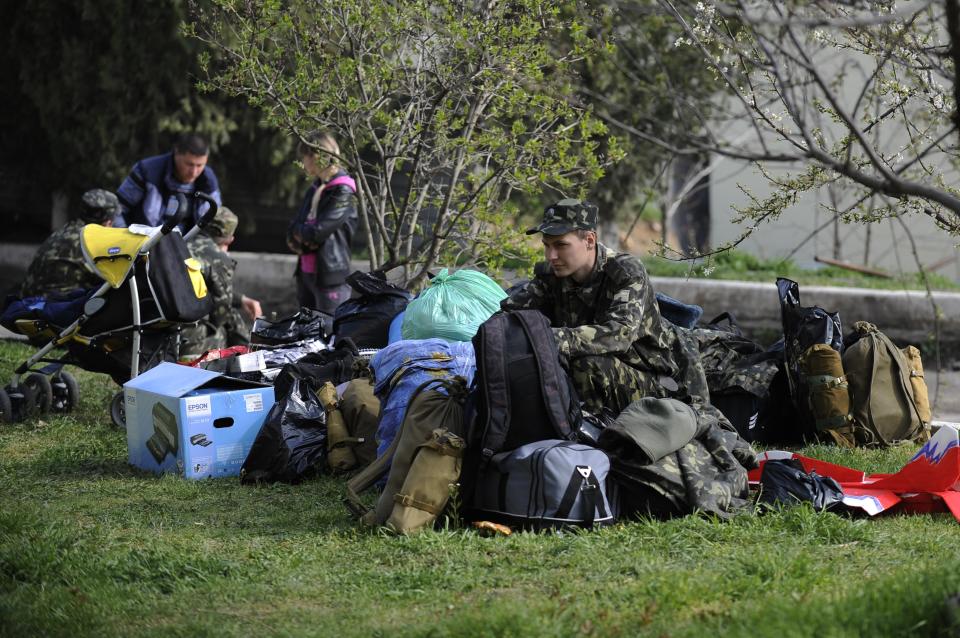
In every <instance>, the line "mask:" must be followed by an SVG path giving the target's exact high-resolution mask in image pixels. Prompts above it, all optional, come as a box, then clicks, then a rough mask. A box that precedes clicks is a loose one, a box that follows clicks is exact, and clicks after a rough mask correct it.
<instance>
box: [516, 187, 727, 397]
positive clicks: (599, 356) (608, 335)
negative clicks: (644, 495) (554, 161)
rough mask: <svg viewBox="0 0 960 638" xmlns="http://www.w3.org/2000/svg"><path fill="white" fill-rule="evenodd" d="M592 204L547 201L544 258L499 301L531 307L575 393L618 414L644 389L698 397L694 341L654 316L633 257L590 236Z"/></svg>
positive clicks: (702, 393)
mask: <svg viewBox="0 0 960 638" xmlns="http://www.w3.org/2000/svg"><path fill="white" fill-rule="evenodd" d="M596 226H597V207H596V206H595V205H593V204H591V203H589V202H581V201H579V200H576V199H564V200H561V201H559V202H557V203H556V204H553V205H552V206H548V207H547V208H546V210H545V211H544V214H543V222H542V223H541V224H540V225H538V226H537V227H535V228H531V229H529V230H528V231H527V234H528V235H529V234H533V233H541V234H542V239H543V248H544V255H545V257H546V263H545V264H543V263H541V264H538V265H537V268H536V271H535V272H536V274H535V277H534V279H532V280H531V281H530V282H528V283H527V284H526V285H524V286H523V287H521V288H520V289H518V290H516V291H515V292H514V293H513V294H511V295H510V297H508V298H507V299H504V300H503V302H501V304H500V307H501V309H503V310H519V309H525V308H530V309H536V310H540V311H541V312H543V313H544V314H545V315H547V317H548V318H549V319H550V322H551V324H552V325H553V332H554V336H555V337H556V339H557V348H558V350H559V351H560V356H561V358H562V359H564V365H565V367H566V368H567V370H568V372H569V373H570V377H571V379H572V380H573V384H574V386H575V388H576V390H577V392H578V394H579V395H580V400H581V401H582V402H583V403H584V405H585V407H586V408H587V409H588V410H590V411H592V412H599V411H600V410H601V408H604V407H606V408H608V409H610V410H612V411H613V412H614V413H616V414H619V413H620V412H621V411H622V410H623V409H624V408H625V407H626V406H627V405H629V404H630V403H632V402H633V401H635V400H637V399H640V398H642V397H645V396H654V397H673V398H677V399H681V400H684V401H687V402H690V403H701V404H703V403H706V402H707V401H709V394H708V392H707V389H706V379H705V377H704V375H703V370H702V367H701V366H700V364H699V355H698V353H697V352H696V346H695V344H693V343H692V342H691V340H690V339H688V338H686V337H685V336H684V335H682V334H681V333H680V332H678V331H676V330H674V328H673V326H672V325H670V324H669V323H668V322H666V321H662V320H661V318H660V310H659V309H658V307H657V302H656V298H655V297H654V290H653V287H652V286H651V284H650V279H649V277H648V276H647V271H646V269H645V268H644V267H643V264H642V263H641V262H640V260H639V259H637V258H636V257H633V256H631V255H628V254H625V253H618V252H615V251H613V250H611V249H609V248H607V247H606V246H604V245H603V244H601V243H599V242H598V241H597V233H596Z"/></svg>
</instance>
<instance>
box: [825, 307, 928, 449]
mask: <svg viewBox="0 0 960 638" xmlns="http://www.w3.org/2000/svg"><path fill="white" fill-rule="evenodd" d="M853 329H854V331H855V332H856V333H857V334H858V335H859V336H860V339H859V340H858V341H857V342H856V343H854V344H853V345H851V346H850V347H848V348H847V349H846V351H845V352H844V353H843V369H844V370H845V371H846V373H847V381H848V382H849V384H850V400H851V412H852V414H853V423H854V434H855V436H856V439H857V443H858V444H859V445H863V446H872V447H887V446H890V445H893V444H895V443H897V442H900V441H916V442H919V441H925V440H926V439H927V438H929V430H928V424H927V422H925V421H924V418H923V417H924V416H926V417H927V418H928V419H929V402H926V403H927V406H926V414H925V415H922V414H921V408H920V407H919V406H918V403H917V398H916V392H915V390H914V387H915V384H916V385H917V386H918V387H919V384H920V383H923V376H917V375H912V374H911V370H912V368H911V364H910V362H909V361H908V359H907V357H905V356H904V354H903V352H901V351H900V349H899V348H897V347H896V346H895V345H894V344H893V342H892V341H890V339H889V338H888V337H887V336H886V335H885V334H883V333H882V332H880V331H879V330H877V327H876V326H875V325H873V324H871V323H868V322H866V321H858V322H857V323H855V324H854V325H853ZM917 359H919V351H918V352H917ZM919 367H920V370H921V372H920V375H922V364H919ZM925 390H926V384H925V383H924V384H923V386H922V388H921V394H923V393H925Z"/></svg>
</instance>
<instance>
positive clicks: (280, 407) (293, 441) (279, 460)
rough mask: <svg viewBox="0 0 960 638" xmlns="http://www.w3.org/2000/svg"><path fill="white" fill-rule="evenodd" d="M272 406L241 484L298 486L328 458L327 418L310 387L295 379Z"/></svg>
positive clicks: (255, 441) (246, 464)
mask: <svg viewBox="0 0 960 638" xmlns="http://www.w3.org/2000/svg"><path fill="white" fill-rule="evenodd" d="M289 390H290V391H289V393H288V394H287V395H286V397H285V398H283V399H281V400H279V401H277V402H276V403H274V404H273V408H272V409H271V410H270V414H268V415H267V420H266V421H265V422H264V424H263V427H261V428H260V432H259V433H258V434H257V438H256V439H255V440H254V442H253V447H251V448H250V453H249V454H248V455H247V459H246V460H245V461H244V462H243V467H242V468H241V469H240V482H241V483H243V484H245V485H249V484H254V483H275V482H280V483H299V482H300V481H301V480H303V479H305V478H309V477H311V476H315V475H317V474H319V473H320V472H321V471H322V470H323V468H324V464H325V461H326V457H327V416H326V412H325V411H324V409H323V406H322V405H321V404H320V400H319V399H318V398H317V395H316V393H314V392H312V391H311V390H310V389H309V385H308V384H306V383H304V384H301V383H300V380H299V379H295V380H294V381H293V383H292V384H291V386H290V389H289Z"/></svg>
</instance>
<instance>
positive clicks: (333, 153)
mask: <svg viewBox="0 0 960 638" xmlns="http://www.w3.org/2000/svg"><path fill="white" fill-rule="evenodd" d="M318 149H319V150H318ZM297 150H298V151H299V153H300V157H305V156H307V155H313V156H314V157H317V158H320V157H321V156H324V157H325V158H326V159H327V160H329V162H323V161H321V162H319V164H320V165H321V166H325V165H326V164H328V163H329V164H339V159H338V158H339V157H340V145H339V144H337V140H336V138H334V137H333V135H330V133H327V132H326V131H313V132H310V133H307V134H306V136H304V138H303V140H301V142H300V144H299V145H298V146H297Z"/></svg>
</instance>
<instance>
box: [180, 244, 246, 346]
mask: <svg viewBox="0 0 960 638" xmlns="http://www.w3.org/2000/svg"><path fill="white" fill-rule="evenodd" d="M187 247H188V248H189V249H190V254H191V255H193V257H194V258H195V259H196V260H197V261H199V262H200V263H201V264H202V265H203V278H204V280H205V281H206V282H207V290H209V294H210V297H211V299H212V300H213V310H212V311H211V312H210V322H211V323H212V324H213V325H214V326H216V327H218V328H219V327H221V326H224V325H226V324H228V323H230V320H231V318H232V317H233V316H234V313H232V312H231V309H232V308H237V307H239V306H240V298H241V295H239V294H238V293H237V292H236V291H235V290H234V289H233V275H234V272H235V271H236V269H237V262H236V261H234V260H233V259H231V258H230V257H229V256H228V255H227V253H225V252H223V251H222V250H220V247H219V246H217V245H216V243H214V241H213V240H212V239H210V237H209V236H207V234H206V233H204V232H202V231H201V232H199V233H197V234H196V235H195V236H194V237H193V238H192V239H191V240H190V242H189V243H188V244H187Z"/></svg>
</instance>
